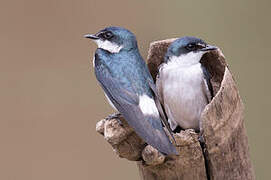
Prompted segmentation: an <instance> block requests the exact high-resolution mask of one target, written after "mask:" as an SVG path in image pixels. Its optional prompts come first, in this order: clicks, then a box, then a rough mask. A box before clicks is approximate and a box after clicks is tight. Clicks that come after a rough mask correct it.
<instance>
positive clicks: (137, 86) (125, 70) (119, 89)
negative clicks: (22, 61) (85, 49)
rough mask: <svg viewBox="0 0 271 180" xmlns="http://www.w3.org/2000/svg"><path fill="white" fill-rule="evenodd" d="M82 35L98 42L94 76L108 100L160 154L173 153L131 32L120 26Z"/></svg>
mask: <svg viewBox="0 0 271 180" xmlns="http://www.w3.org/2000/svg"><path fill="white" fill-rule="evenodd" d="M85 37H86V38H89V39H91V40H93V41H94V42H96V43H97V45H98V49H97V50H96V52H95V56H94V60H93V63H94V68H95V75H96V78H97V80H98V81H99V83H100V85H101V87H102V88H103V90H104V92H105V95H106V97H107V99H108V101H109V103H110V104H111V105H112V106H113V108H115V109H117V110H118V111H119V112H120V113H121V114H122V115H123V116H124V118H125V120H126V121H127V122H128V124H129V125H130V126H131V127H132V128H133V129H134V130H135V132H136V133H137V134H138V135H139V136H140V137H141V138H142V139H143V140H145V141H146V142H147V143H148V144H150V145H151V146H153V147H154V148H156V149H157V150H158V151H160V152H161V153H163V154H177V151H176V148H175V146H174V145H173V144H172V143H171V142H170V140H169V137H168V136H167V135H166V133H165V131H164V129H163V127H162V122H161V119H162V120H163V122H164V123H167V122H165V121H166V120H165V117H164V114H163V112H162V110H161V109H162V108H161V105H160V103H159V100H158V98H157V93H156V87H155V84H154V82H153V79H152V77H151V75H150V73H149V70H148V68H147V66H146V64H145V61H144V60H143V58H142V57H141V55H140V53H139V50H138V47H137V41H136V37H135V36H134V34H133V33H131V32H130V31H128V30H127V29H124V28H121V27H107V28H105V29H103V30H101V31H99V32H98V33H96V34H87V35H85ZM160 116H161V117H163V118H161V117H160ZM166 127H168V125H167V124H166Z"/></svg>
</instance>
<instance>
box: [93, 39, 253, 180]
mask: <svg viewBox="0 0 271 180" xmlns="http://www.w3.org/2000/svg"><path fill="white" fill-rule="evenodd" d="M173 40H174V39H169V40H163V41H157V42H153V43H151V46H150V50H149V54H148V60H147V64H148V67H149V69H150V72H151V74H152V77H153V78H154V79H155V77H156V75H157V72H158V66H159V65H160V64H161V62H162V60H163V58H164V54H165V52H166V50H167V48H168V46H169V45H170V43H171V42H172V41H173ZM201 63H202V64H204V65H205V67H206V68H207V70H208V71H209V72H210V74H211V75H212V78H211V84H212V86H213V89H214V94H215V97H214V98H213V100H212V101H211V102H210V103H209V104H208V105H207V106H206V108H205V110H204V111H203V113H202V116H201V120H200V127H201V132H200V135H199V134H197V133H195V132H194V130H191V129H188V130H185V131H181V132H180V133H177V134H174V137H175V139H176V141H177V144H178V147H177V150H178V152H179V155H178V156H166V157H165V156H163V155H162V154H160V153H159V152H158V151H157V150H156V149H155V148H153V147H151V146H150V145H147V144H146V143H145V142H144V141H143V140H142V139H141V138H140V137H138V136H137V134H136V133H135V132H134V131H133V129H132V128H130V127H129V125H128V124H127V123H126V121H125V120H124V118H122V117H121V118H120V119H118V120H117V119H111V120H102V121H100V122H98V123H97V125H96V130H97V131H98V132H99V133H100V134H102V135H104V137H105V139H106V141H107V142H109V143H110V144H111V145H112V147H113V150H114V151H115V152H116V154H117V155H119V157H122V158H126V159H128V160H132V161H137V165H138V168H139V172H140V176H141V179H144V180H164V179H167V180H171V179H172V180H176V179H180V180H181V179H185V180H190V179H191V180H204V179H211V180H226V179H227V180H228V179H231V180H253V179H255V175H254V172H253V168H252V165H251V161H250V157H249V148H248V140H247V135H246V131H245V127H244V116H243V111H244V107H243V103H242V100H241V98H240V95H239V93H238V89H237V87H236V84H235V82H234V79H233V77H232V75H231V73H230V71H229V69H228V67H227V64H226V61H225V58H224V55H223V54H222V52H221V51H220V50H216V51H212V52H209V53H207V54H205V55H204V56H203V57H202V60H201Z"/></svg>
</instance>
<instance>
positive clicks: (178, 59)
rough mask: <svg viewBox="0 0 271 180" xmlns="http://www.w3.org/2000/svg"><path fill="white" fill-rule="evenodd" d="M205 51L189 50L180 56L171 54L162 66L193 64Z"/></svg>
mask: <svg viewBox="0 0 271 180" xmlns="http://www.w3.org/2000/svg"><path fill="white" fill-rule="evenodd" d="M204 53H205V52H203V51H199V52H196V53H195V52H190V53H187V54H185V55H181V56H171V57H170V59H169V61H168V62H167V64H164V65H163V66H164V67H171V68H175V67H177V66H178V67H179V66H191V65H193V64H197V63H199V61H200V59H201V57H202V55H203V54H204Z"/></svg>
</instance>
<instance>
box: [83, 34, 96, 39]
mask: <svg viewBox="0 0 271 180" xmlns="http://www.w3.org/2000/svg"><path fill="white" fill-rule="evenodd" d="M84 37H85V38H89V39H94V40H95V39H99V37H98V36H96V35H95V34H86V35H84Z"/></svg>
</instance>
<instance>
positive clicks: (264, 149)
mask: <svg viewBox="0 0 271 180" xmlns="http://www.w3.org/2000/svg"><path fill="white" fill-rule="evenodd" d="M270 18H271V3H270V1H268V0H262V1H255V0H239V1H224V2H221V1H180V0H176V1H173V0H172V1H162V0H161V1H158V0H147V1H136V0H134V1H101V0H100V1H98V0H97V1H96V0H79V1H71V0H43V1H41V0H21V1H19V0H17V1H16V0H15V1H3V0H2V1H1V6H0V25H1V28H0V38H1V41H0V49H1V54H0V74H1V75H0V82H1V83H0V86H1V95H0V99H1V101H0V109H1V120H0V179H1V180H48V179H50V180H62V179H65V180H74V179H80V180H89V179H132V180H136V179H139V174H138V171H137V167H136V165H135V163H133V162H129V161H127V160H125V159H120V158H118V157H117V156H116V155H115V154H114V152H113V151H112V149H111V147H110V145H108V144H107V143H106V142H105V141H104V140H103V137H102V136H100V135H98V134H97V133H96V132H95V124H96V122H97V121H98V120H100V119H102V118H103V117H105V116H106V115H108V114H109V113H111V112H113V111H112V109H111V107H110V106H109V105H108V104H107V101H106V100H105V98H104V95H103V92H102V90H101V89H100V87H99V86H98V84H97V82H96V80H95V77H94V74H93V68H92V64H91V63H90V62H91V61H92V56H93V53H94V50H95V49H96V45H95V44H94V43H91V42H90V41H89V40H87V39H84V38H83V35H84V34H85V33H89V32H90V33H95V32H97V31H98V30H99V29H101V28H104V27H105V26H109V25H117V26H123V27H126V28H128V29H130V30H131V31H133V32H134V33H135V34H136V35H137V39H138V43H139V47H140V50H141V53H142V55H143V56H144V57H146V55H147V50H148V46H149V43H150V42H151V41H154V40H161V39H166V38H172V37H180V36H184V35H193V36H198V37H201V38H203V39H205V40H206V41H207V42H209V43H210V44H215V45H217V46H219V47H220V48H221V49H222V50H223V52H224V54H225V56H226V58H227V61H228V63H229V66H230V69H231V71H232V72H233V74H234V75H235V79H236V81H237V84H238V87H239V89H240V93H241V96H242V97H243V101H244V103H245V106H246V113H245V116H246V119H245V120H246V127H247V132H248V136H249V143H250V152H251V158H252V161H253V164H254V168H255V171H256V176H257V179H270V175H269V174H270V168H269V166H270V161H271V158H270V154H269V153H270V152H271V144H270V137H271V136H270V132H269V131H270V126H271V119H270V114H268V113H269V112H270V110H269V109H270V105H271V104H270V101H271V98H270V94H269V93H270V91H271V85H270V76H271V72H270V66H271V56H270V53H271V43H270V42H271V38H270V32H271V24H270ZM105 172H106V173H105Z"/></svg>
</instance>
